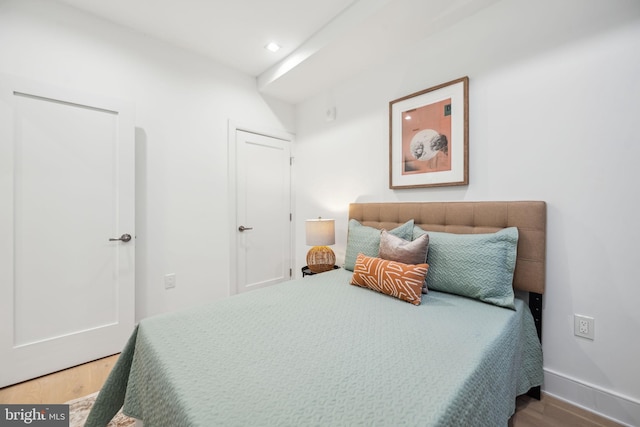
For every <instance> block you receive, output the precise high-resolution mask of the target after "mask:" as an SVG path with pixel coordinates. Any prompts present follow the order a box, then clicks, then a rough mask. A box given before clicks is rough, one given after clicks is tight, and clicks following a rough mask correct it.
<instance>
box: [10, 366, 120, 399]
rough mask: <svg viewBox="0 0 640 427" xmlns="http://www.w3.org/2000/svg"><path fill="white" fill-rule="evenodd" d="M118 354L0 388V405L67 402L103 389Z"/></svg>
mask: <svg viewBox="0 0 640 427" xmlns="http://www.w3.org/2000/svg"><path fill="white" fill-rule="evenodd" d="M116 360H118V355H117V354H116V355H113V356H109V357H105V358H103V359H99V360H95V361H93V362H89V363H85V364H83V365H79V366H76V367H73V368H69V369H65V370H64V371H59V372H55V373H53V374H50V375H45V376H43V377H40V378H35V379H33V380H30V381H25V382H22V383H19V384H15V385H12V386H9V387H5V388H2V389H0V403H7V404H13V403H24V404H44V403H52V404H57V403H64V402H68V401H69V400H72V399H77V398H79V397H83V396H86V395H88V394H91V393H95V392H96V391H98V390H100V388H101V387H102V384H104V381H105V380H106V379H107V376H108V375H109V372H111V369H112V368H113V365H114V364H115V363H116Z"/></svg>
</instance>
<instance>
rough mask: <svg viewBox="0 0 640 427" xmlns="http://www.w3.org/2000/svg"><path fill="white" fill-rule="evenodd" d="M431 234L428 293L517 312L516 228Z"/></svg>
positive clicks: (428, 259) (428, 258)
mask: <svg viewBox="0 0 640 427" xmlns="http://www.w3.org/2000/svg"><path fill="white" fill-rule="evenodd" d="M417 234H419V233H417ZM428 234H429V253H428V256H427V264H429V274H427V287H428V288H429V290H435V291H442V292H448V293H451V294H457V295H462V296H466V297H470V298H475V299H478V300H480V301H484V302H487V303H490V304H494V305H497V306H500V307H506V308H511V309H515V306H514V303H513V298H514V296H513V272H514V270H515V267H516V253H517V248H518V229H517V228H516V227H509V228H505V229H502V230H500V231H498V232H496V233H490V234H451V233H441V232H434V231H429V232H428Z"/></svg>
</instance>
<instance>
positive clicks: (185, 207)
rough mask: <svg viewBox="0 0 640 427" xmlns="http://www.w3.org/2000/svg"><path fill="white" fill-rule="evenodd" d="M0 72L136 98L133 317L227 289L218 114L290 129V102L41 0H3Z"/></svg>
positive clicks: (223, 136)
mask: <svg viewBox="0 0 640 427" xmlns="http://www.w3.org/2000/svg"><path fill="white" fill-rule="evenodd" d="M0 73H6V74H13V75H17V76H21V77H23V78H27V79H32V80H36V81H38V82H42V83H46V84H49V85H55V86H60V87H64V88H71V89H74V90H80V91H84V92H86V93H90V94H96V95H102V96H109V97H115V98H121V99H126V100H129V101H131V102H132V103H134V104H135V114H136V118H135V123H136V156H137V157H136V169H137V172H136V180H137V184H136V200H137V201H136V209H137V213H136V228H137V230H136V234H137V248H136V258H137V272H136V286H137V289H136V299H137V301H136V317H137V318H138V319H140V318H143V317H146V316H149V315H152V314H156V313H161V312H165V311H169V310H173V309H177V308H180V307H185V306H189V305H194V304H199V303H202V302H205V301H209V300H213V299H218V298H222V297H225V296H227V295H229V286H230V285H229V246H230V245H229V237H228V236H229V233H228V232H226V231H225V230H227V226H228V225H229V224H230V221H229V215H228V207H227V191H228V190H227V174H228V167H227V123H228V120H229V119H232V120H234V121H239V122H241V123H245V124H251V125H252V126H254V127H256V128H263V127H264V128H265V129H280V130H289V131H290V130H292V128H293V117H294V116H293V108H292V107H291V106H286V105H285V104H282V103H278V102H276V101H271V100H270V101H268V102H267V101H265V100H264V99H263V98H262V97H261V96H260V95H259V94H258V93H257V90H256V88H255V79H253V78H251V77H249V76H246V75H243V74H240V73H238V72H235V71H233V70H230V69H228V68H225V67H222V66H220V65H218V64H216V63H214V62H211V61H208V60H205V59H203V58H201V57H199V56H196V55H192V54H190V53H187V52H185V51H183V50H180V49H176V48H173V47H172V46H169V45H166V44H163V43H161V42H157V41H154V40H152V39H150V38H147V37H145V36H142V35H139V34H136V33H134V32H131V31H129V30H126V29H124V28H122V27H118V26H115V25H112V24H110V23H108V22H107V21H104V20H101V19H97V18H94V17H92V16H89V15H87V14H85V13H82V12H79V11H76V10H74V9H71V8H67V7H65V6H60V5H57V4H55V3H54V2H50V1H46V0H42V1H40V0H13V1H6V0H3V1H2V2H1V3H0ZM274 111H276V112H277V114H276V113H274ZM165 273H176V278H177V286H176V288H175V289H172V290H165V289H164V284H163V276H164V274H165Z"/></svg>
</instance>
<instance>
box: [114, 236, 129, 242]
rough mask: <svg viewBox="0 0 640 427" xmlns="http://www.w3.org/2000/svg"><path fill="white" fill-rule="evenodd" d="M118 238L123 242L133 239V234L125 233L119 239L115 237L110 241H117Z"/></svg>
mask: <svg viewBox="0 0 640 427" xmlns="http://www.w3.org/2000/svg"><path fill="white" fill-rule="evenodd" d="M118 240H120V241H122V242H128V241H129V240H131V234H123V235H122V236H120V238H118V239H114V238H113V237H112V238H110V239H109V241H110V242H117V241H118Z"/></svg>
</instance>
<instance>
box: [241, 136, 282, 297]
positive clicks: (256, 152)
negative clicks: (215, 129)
mask: <svg viewBox="0 0 640 427" xmlns="http://www.w3.org/2000/svg"><path fill="white" fill-rule="evenodd" d="M235 164H236V179H235V181H236V185H237V188H236V225H235V229H234V233H235V246H236V292H245V291H248V290H252V289H257V288H261V287H264V286H269V285H273V284H276V283H279V282H282V281H284V280H289V279H290V278H291V274H292V272H291V266H292V262H291V149H290V142H289V141H287V140H283V139H279V138H273V137H269V136H264V135H258V134H255V133H249V132H244V131H240V130H238V131H237V132H236V163H235Z"/></svg>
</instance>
